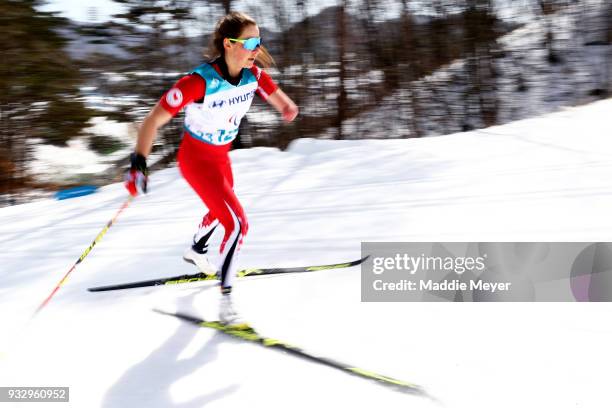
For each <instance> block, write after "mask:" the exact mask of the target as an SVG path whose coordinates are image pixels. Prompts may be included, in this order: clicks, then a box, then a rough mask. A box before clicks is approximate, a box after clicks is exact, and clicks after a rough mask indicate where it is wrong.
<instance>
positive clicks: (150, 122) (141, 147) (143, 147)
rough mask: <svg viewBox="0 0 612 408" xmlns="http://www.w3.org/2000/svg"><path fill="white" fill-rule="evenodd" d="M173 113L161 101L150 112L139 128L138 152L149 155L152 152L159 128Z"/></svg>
mask: <svg viewBox="0 0 612 408" xmlns="http://www.w3.org/2000/svg"><path fill="white" fill-rule="evenodd" d="M172 116H173V115H172V114H171V113H170V112H168V111H167V110H166V109H164V108H163V107H162V106H161V105H160V104H159V103H158V104H156V105H155V107H154V108H153V109H152V110H151V112H149V114H148V115H147V117H146V118H145V120H144V122H142V125H141V126H140V129H138V141H137V142H136V153H138V154H141V155H143V156H144V157H147V156H148V155H149V153H150V152H151V147H152V146H153V140H154V139H155V136H156V135H157V130H158V129H159V128H160V127H162V126H164V125H165V124H166V123H168V122H169V121H170V119H172Z"/></svg>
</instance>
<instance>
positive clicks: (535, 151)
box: [0, 100, 612, 408]
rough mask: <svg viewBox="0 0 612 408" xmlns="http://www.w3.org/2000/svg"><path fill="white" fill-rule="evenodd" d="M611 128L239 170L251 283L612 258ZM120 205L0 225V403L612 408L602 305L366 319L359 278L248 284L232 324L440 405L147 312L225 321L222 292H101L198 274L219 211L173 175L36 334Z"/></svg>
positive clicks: (372, 307) (323, 144)
mask: <svg viewBox="0 0 612 408" xmlns="http://www.w3.org/2000/svg"><path fill="white" fill-rule="evenodd" d="M611 109H612V100H605V101H601V102H597V103H593V104H591V105H588V106H584V107H580V108H573V109H567V110H564V111H561V112H557V113H554V114H549V115H546V116H543V117H540V118H534V119H529V120H524V121H519V122H514V123H511V124H508V125H504V126H498V127H495V128H491V129H484V130H480V131H474V132H469V133H463V134H455V135H449V136H445V137H436V138H424V139H410V140H387V141H384V140H360V141H326V140H309V139H303V140H298V141H296V142H295V143H294V144H293V145H292V146H291V147H290V149H289V150H288V151H287V152H280V151H278V150H275V149H267V148H256V149H249V150H243V151H236V152H233V153H232V160H233V163H234V173H235V178H236V189H237V192H238V195H239V197H240V198H241V199H242V202H243V204H244V207H245V210H246V212H247V214H248V216H249V223H250V226H251V229H250V231H249V235H248V236H247V237H246V239H245V245H244V247H243V250H242V252H241V255H240V258H239V267H240V268H245V267H258V266H264V267H274V266H298V265H307V264H325V263H332V262H340V261H348V260H352V259H356V258H358V257H359V256H360V243H361V242H362V241H436V242H445V241H477V242H483V241H595V242H599V241H603V242H606V241H610V240H612V233H611V232H612V219H611V217H610V216H609V213H610V208H612V178H611V177H610V174H611V171H612V160H611V159H612V149H611V148H612V141H611V139H610V135H611V134H612V122H610V120H609V112H610V111H611ZM125 199H126V192H125V191H124V189H123V186H122V185H120V184H115V185H109V186H106V187H104V188H102V189H101V190H100V191H99V192H98V193H96V194H94V195H91V196H87V197H81V198H75V199H71V200H65V201H53V200H41V201H37V202H33V203H30V204H25V205H19V206H14V207H9V208H3V209H1V210H0V225H1V230H0V243H1V244H2V247H3V249H4V251H2V252H1V253H0V262H1V264H2V268H1V270H0V278H1V282H2V285H0V313H1V314H0V318H1V319H2V322H3V328H2V335H1V336H0V352H2V356H1V357H0V365H2V367H1V368H0V384H2V385H3V386H9V385H14V386H43V385H44V386H69V387H70V399H71V402H70V404H66V405H67V406H74V407H105V408H115V407H128V406H130V407H131V406H142V407H145V406H146V407H180V408H184V407H203V406H207V407H235V406H238V405H242V404H245V403H248V404H249V406H255V407H259V406H262V407H263V406H266V407H281V406H282V407H285V406H291V407H310V406H348V405H350V406H357V407H369V406H384V407H399V406H402V407H405V406H410V407H432V406H444V407H470V408H475V407H476V408H477V407H492V406H494V407H496V408H504V407H508V408H510V407H512V408H514V407H517V406H521V407H543V406H546V407H556V408H561V407H567V408H570V407H581V408H582V407H594V408H595V407H601V406H603V405H605V403H604V402H605V401H609V400H610V397H609V395H608V392H607V389H608V384H607V382H608V381H607V378H608V377H609V376H608V372H609V367H610V364H611V363H612V357H611V355H610V353H609V351H608V349H609V344H611V342H612V329H611V328H610V324H609V320H610V312H611V311H612V308H611V306H610V305H609V304H606V303H601V304H595V303H587V304H579V303H492V304H488V303H485V304H477V303H465V304H461V303H448V304H446V303H431V304H429V303H362V302H361V301H360V272H359V268H358V267H356V268H349V269H343V270H334V271H320V272H313V273H308V274H302V275H299V274H293V275H285V276H273V277H259V278H252V279H244V280H239V281H238V282H237V284H236V290H235V292H236V293H235V301H236V303H237V307H238V308H239V309H240V310H241V312H242V313H243V315H244V316H245V318H247V320H249V321H250V322H251V323H252V324H253V325H254V327H256V328H257V330H258V331H259V332H260V333H261V334H263V335H265V336H269V337H273V338H279V339H282V340H283V341H287V342H289V343H292V344H296V345H298V346H299V347H302V348H304V349H305V350H309V351H312V352H313V353H314V354H318V355H322V356H329V357H331V358H333V359H337V360H339V361H344V362H347V363H350V364H354V365H355V366H358V367H361V368H364V369H368V370H372V371H375V372H379V373H381V374H384V375H388V376H391V377H395V378H398V379H401V380H405V381H409V382H413V383H417V384H419V385H421V386H423V387H424V388H425V389H426V390H427V391H428V392H429V394H430V395H431V396H432V397H433V399H427V398H420V397H416V396H407V395H404V394H400V393H397V392H394V391H393V390H390V389H387V388H385V387H382V386H380V385H378V384H375V383H372V382H369V381H366V380H363V379H360V378H355V377H352V376H348V375H346V374H344V373H341V372H337V371H335V370H333V369H329V368H327V367H322V366H318V365H316V364H313V363H309V362H305V361H302V360H299V359H297V358H295V357H292V356H287V355H283V354H282V353H280V352H277V351H274V350H266V349H263V348H261V347H258V346H256V345H251V344H245V343H244V342H241V341H238V340H234V339H231V338H228V337H226V336H224V335H222V334H219V333H216V332H214V331H213V330H208V329H202V328H197V327H194V326H191V325H188V324H185V323H183V322H180V321H179V320H177V319H172V318H170V317H167V316H162V315H159V314H156V313H153V312H152V309H153V308H159V309H163V310H168V311H173V310H178V311H182V312H185V313H192V314H195V315H197V316H202V317H205V318H209V319H210V318H215V317H216V313H217V302H218V296H219V295H218V290H217V289H216V287H215V285H214V283H211V282H203V283H197V284H192V285H178V286H175V287H163V288H143V289H133V290H126V291H118V292H105V293H89V292H87V291H86V288H88V287H91V286H97V285H105V284H112V283H120V282H129V281H136V280H144V279H152V278H157V277H164V276H172V275H178V274H183V273H193V272H194V270H193V268H192V266H190V265H189V264H186V263H184V262H183V261H182V259H181V254H182V251H183V249H184V248H185V247H186V245H188V243H189V241H190V239H191V235H192V234H193V233H194V232H195V231H194V229H195V227H196V225H197V224H198V222H199V221H200V219H201V217H202V215H203V212H204V210H205V209H204V207H203V205H202V204H201V203H200V201H199V199H198V198H197V196H196V195H195V194H194V193H193V192H191V190H190V189H189V187H188V186H187V184H186V183H185V182H184V181H183V180H182V179H181V178H180V175H179V173H178V171H177V169H176V168H171V169H167V170H163V171H160V172H157V173H154V174H152V176H151V191H150V194H148V195H146V196H142V197H138V198H137V199H136V200H134V202H132V203H131V204H130V206H129V207H128V208H127V209H126V210H125V211H124V212H123V213H122V214H121V215H120V217H119V218H118V219H117V221H116V223H115V224H114V225H113V226H112V227H111V228H110V229H109V230H108V232H107V233H106V235H105V236H104V237H103V238H102V240H101V241H100V242H98V243H97V245H96V246H95V247H94V248H93V250H92V251H91V253H90V254H89V256H88V257H87V258H85V260H84V261H83V262H82V263H81V264H79V265H78V266H77V268H76V269H75V270H74V272H73V273H72V275H71V276H70V277H69V279H68V280H67V282H66V283H65V285H64V286H63V287H62V288H61V289H60V291H59V292H58V293H57V294H56V296H55V297H54V299H53V300H52V301H51V303H50V304H49V306H48V307H47V308H46V309H44V310H43V311H42V312H41V314H40V315H39V316H38V317H37V318H36V319H35V320H32V321H30V320H29V318H30V316H31V314H32V313H33V311H34V309H35V308H36V307H37V306H38V305H39V304H40V302H41V301H42V300H43V299H44V298H45V297H46V296H47V295H48V294H49V292H50V291H51V290H52V289H53V288H54V287H55V285H56V284H57V282H58V281H59V280H60V279H61V278H62V276H63V275H64V274H65V273H66V271H68V269H69V268H70V266H71V265H73V264H74V262H75V261H76V259H78V257H79V256H80V254H81V253H82V252H83V251H84V250H85V249H86V248H87V247H88V246H89V245H90V243H91V242H92V240H93V239H94V238H95V237H96V235H97V234H98V233H99V232H100V231H101V230H102V229H103V228H104V226H105V225H106V223H107V222H108V221H109V220H110V219H111V218H112V216H113V215H114V214H115V212H116V211H117V209H118V208H119V207H120V206H121V204H122V203H123V202H124V201H125ZM216 239H217V241H215V242H213V247H214V245H215V244H217V243H218V240H219V239H220V237H216ZM29 405H33V404H27V403H24V404H23V405H19V406H26V407H27V406H29Z"/></svg>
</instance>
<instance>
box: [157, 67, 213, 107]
mask: <svg viewBox="0 0 612 408" xmlns="http://www.w3.org/2000/svg"><path fill="white" fill-rule="evenodd" d="M205 91H206V81H204V78H202V77H201V76H199V75H197V74H190V75H185V76H184V77H182V78H181V79H179V80H178V81H177V82H176V83H175V84H174V85H173V86H172V88H170V89H169V90H168V91H167V92H166V93H165V94H164V95H163V96H162V97H161V99H160V100H159V104H160V105H161V106H162V108H164V109H165V110H167V111H168V113H170V114H172V116H175V115H176V114H177V113H179V112H180V111H181V109H183V108H184V107H185V106H186V105H189V104H190V103H191V102H193V101H197V100H198V99H202V98H203V97H204V94H205Z"/></svg>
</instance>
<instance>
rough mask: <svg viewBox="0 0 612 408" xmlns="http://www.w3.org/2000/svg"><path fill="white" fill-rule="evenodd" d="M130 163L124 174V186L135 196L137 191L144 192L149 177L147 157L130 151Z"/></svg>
mask: <svg viewBox="0 0 612 408" xmlns="http://www.w3.org/2000/svg"><path fill="white" fill-rule="evenodd" d="M130 163H131V165H130V169H129V170H128V172H127V174H126V175H125V188H127V190H128V191H129V192H130V194H131V195H133V196H137V195H138V192H139V191H142V192H143V193H146V192H147V181H148V179H149V170H148V169H147V159H146V158H145V157H144V156H143V155H142V154H140V153H132V154H131V155H130Z"/></svg>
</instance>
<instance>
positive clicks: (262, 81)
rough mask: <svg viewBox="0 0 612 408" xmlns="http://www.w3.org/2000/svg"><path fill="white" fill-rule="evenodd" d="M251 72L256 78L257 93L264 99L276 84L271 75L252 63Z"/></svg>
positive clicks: (271, 92) (275, 88) (272, 91)
mask: <svg viewBox="0 0 612 408" xmlns="http://www.w3.org/2000/svg"><path fill="white" fill-rule="evenodd" d="M251 72H252V73H253V75H255V77H256V78H257V85H258V87H257V95H259V97H260V98H261V99H263V100H264V101H265V100H266V99H268V96H270V95H272V94H273V93H274V91H276V90H277V89H278V85H276V83H275V82H274V81H273V80H272V77H270V75H269V74H268V73H267V72H266V71H264V70H263V69H261V68H259V67H257V66H255V65H253V68H251Z"/></svg>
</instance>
